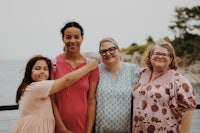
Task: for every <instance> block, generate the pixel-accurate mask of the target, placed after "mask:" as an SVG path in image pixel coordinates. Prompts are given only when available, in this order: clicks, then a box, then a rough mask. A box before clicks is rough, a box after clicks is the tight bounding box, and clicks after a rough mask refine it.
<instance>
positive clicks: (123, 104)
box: [95, 62, 139, 133]
mask: <svg viewBox="0 0 200 133" xmlns="http://www.w3.org/2000/svg"><path fill="white" fill-rule="evenodd" d="M99 75H100V79H99V84H98V87H97V111H96V122H95V131H96V133H131V119H132V118H131V116H132V95H131V94H132V93H131V91H132V89H133V87H134V84H135V82H137V81H138V80H139V67H138V66H137V65H135V64H132V63H125V62H123V68H122V70H121V71H120V72H119V73H118V75H117V77H116V79H115V80H113V79H112V75H111V73H110V72H109V71H108V70H107V69H106V68H105V66H104V64H103V63H101V64H99Z"/></svg>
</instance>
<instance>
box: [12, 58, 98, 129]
mask: <svg viewBox="0 0 200 133" xmlns="http://www.w3.org/2000/svg"><path fill="white" fill-rule="evenodd" d="M97 65H98V63H97V62H96V61H89V63H88V64H87V65H86V66H85V67H82V68H81V69H78V70H76V71H73V72H71V73H68V74H65V75H63V77H61V78H59V79H56V80H50V79H51V76H50V74H51V70H52V64H51V61H50V60H49V59H48V58H46V57H43V56H40V55H38V56H34V57H32V58H31V59H30V60H29V61H28V63H27V65H26V70H25V73H24V78H23V80H22V82H21V84H20V85H19V87H18V90H17V95H16V102H17V103H18V104H19V117H18V119H17V121H16V123H15V125H14V127H13V129H12V133H54V132H55V119H54V115H53V110H52V106H51V99H50V95H53V94H54V93H56V92H58V91H60V90H62V89H64V88H66V87H68V86H70V85H71V84H73V83H75V82H76V81H77V80H79V79H80V78H81V77H82V76H84V75H87V73H88V72H89V71H91V70H93V69H95V68H96V67H97Z"/></svg>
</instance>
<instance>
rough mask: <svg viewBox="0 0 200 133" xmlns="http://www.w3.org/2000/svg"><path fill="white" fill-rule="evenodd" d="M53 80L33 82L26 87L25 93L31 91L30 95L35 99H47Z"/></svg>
mask: <svg viewBox="0 0 200 133" xmlns="http://www.w3.org/2000/svg"><path fill="white" fill-rule="evenodd" d="M53 83H54V81H53V80H45V81H40V82H34V83H32V84H30V85H29V86H28V87H27V89H26V90H27V91H32V95H33V96H34V97H36V98H47V97H48V96H49V92H50V90H51V88H52V86H53Z"/></svg>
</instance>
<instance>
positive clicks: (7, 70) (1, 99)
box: [0, 60, 26, 106]
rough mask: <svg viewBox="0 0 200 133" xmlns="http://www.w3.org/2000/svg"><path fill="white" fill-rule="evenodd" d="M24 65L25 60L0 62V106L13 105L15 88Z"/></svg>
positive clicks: (20, 78) (21, 75) (22, 72)
mask: <svg viewBox="0 0 200 133" xmlns="http://www.w3.org/2000/svg"><path fill="white" fill-rule="evenodd" d="M25 65H26V61H25V60H0V88H1V93H0V106H2V105H13V104H15V95H16V91H17V87H18V85H19V84H20V82H21V80H22V77H23V74H24V69H25Z"/></svg>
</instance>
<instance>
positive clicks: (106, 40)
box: [99, 37, 119, 50]
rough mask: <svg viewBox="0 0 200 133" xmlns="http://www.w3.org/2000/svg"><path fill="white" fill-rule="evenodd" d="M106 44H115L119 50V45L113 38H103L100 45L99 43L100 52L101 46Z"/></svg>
mask: <svg viewBox="0 0 200 133" xmlns="http://www.w3.org/2000/svg"><path fill="white" fill-rule="evenodd" d="M104 42H111V43H112V44H114V45H115V46H116V47H117V48H119V46H118V43H117V42H116V41H115V40H114V39H113V38H111V37H105V38H103V39H102V40H101V41H100V43H99V50H100V48H101V44H102V43H104Z"/></svg>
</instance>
